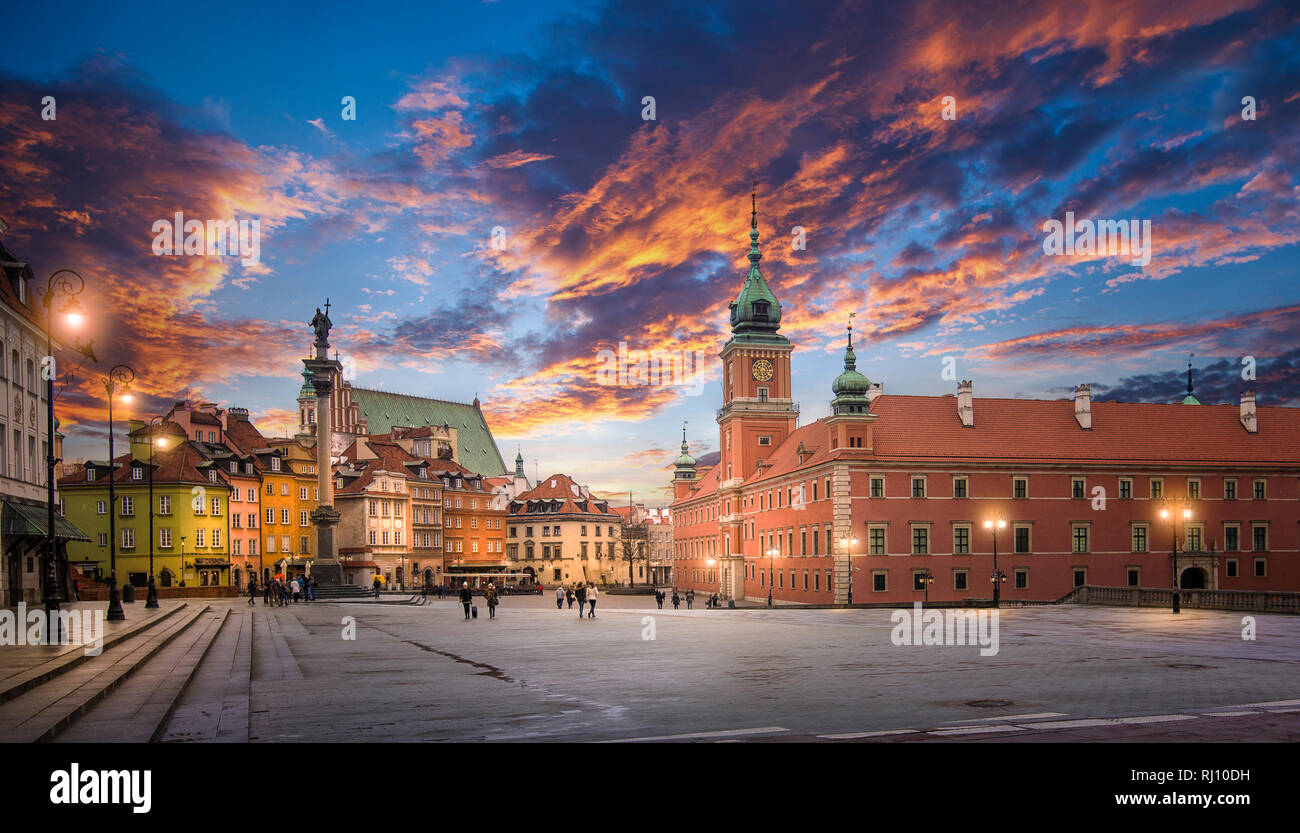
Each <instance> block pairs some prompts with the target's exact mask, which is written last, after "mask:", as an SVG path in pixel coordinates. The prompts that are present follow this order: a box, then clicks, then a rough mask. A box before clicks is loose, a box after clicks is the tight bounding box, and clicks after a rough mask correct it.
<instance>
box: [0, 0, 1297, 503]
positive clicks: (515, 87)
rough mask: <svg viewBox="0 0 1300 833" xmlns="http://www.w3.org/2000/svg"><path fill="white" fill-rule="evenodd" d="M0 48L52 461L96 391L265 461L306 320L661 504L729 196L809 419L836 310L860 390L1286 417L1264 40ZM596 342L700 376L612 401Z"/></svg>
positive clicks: (1273, 115) (1290, 388) (398, 33)
mask: <svg viewBox="0 0 1300 833" xmlns="http://www.w3.org/2000/svg"><path fill="white" fill-rule="evenodd" d="M6 22H7V28H8V30H9V31H10V32H11V33H12V37H11V38H10V39H9V41H8V42H7V43H6V48H5V50H3V51H0V217H2V218H3V219H4V220H5V221H6V222H7V224H8V225H9V230H8V231H7V232H6V233H5V235H4V240H5V243H6V245H7V246H8V247H9V248H10V249H11V250H12V251H14V252H15V254H16V255H17V256H18V257H19V258H21V259H23V260H25V261H27V262H29V263H30V264H31V265H32V268H33V270H34V272H35V274H36V275H37V280H36V282H35V283H36V286H34V287H33V288H34V289H39V288H40V287H42V286H43V285H44V282H45V279H46V277H47V276H48V275H49V274H50V273H51V272H53V271H55V270H56V269H60V268H72V269H76V270H77V271H78V272H80V273H81V274H82V275H84V276H85V278H86V282H87V286H86V290H85V292H84V293H83V295H82V296H81V299H80V300H81V301H82V303H83V306H84V307H85V308H86V309H87V311H88V313H89V315H88V320H87V321H86V323H85V325H84V328H83V330H81V331H78V332H72V331H70V330H66V329H62V326H63V325H58V326H56V334H58V335H60V336H61V337H63V338H64V340H65V341H68V342H73V341H76V340H84V339H89V338H93V340H94V345H95V352H96V354H97V357H98V363H97V364H91V363H89V362H80V363H79V362H78V361H77V358H78V357H77V356H76V354H75V353H70V352H66V351H65V353H64V354H62V355H61V357H60V359H61V363H60V371H61V377H60V382H59V389H58V397H57V400H56V408H57V411H56V413H57V415H58V417H59V419H60V421H61V423H62V425H63V430H64V432H65V434H66V435H67V441H66V449H65V457H66V458H68V459H70V460H76V459H82V458H85V457H87V456H96V457H100V458H102V457H103V456H104V455H105V454H106V449H105V445H106V437H107V431H106V427H107V426H106V406H105V401H104V395H105V394H104V389H103V386H102V384H101V383H100V380H101V379H102V377H103V375H104V374H105V373H106V372H107V371H108V369H109V368H110V367H112V366H113V365H115V364H117V363H119V362H124V363H127V364H129V365H130V366H131V367H132V368H133V369H134V370H135V372H136V376H137V378H136V381H135V383H134V385H133V390H134V392H135V393H136V394H137V395H136V397H135V398H134V400H133V401H132V403H130V405H126V404H121V403H119V404H118V405H116V406H115V407H114V415H115V418H116V419H126V418H128V417H131V416H135V417H141V416H150V415H156V414H160V413H163V412H164V411H165V410H166V409H167V408H168V407H169V406H170V404H171V403H172V402H173V401H175V400H178V399H185V398H188V399H190V400H192V401H197V400H212V401H216V402H219V403H221V404H223V405H225V406H241V407H246V408H248V409H249V411H250V412H251V414H252V418H253V420H254V422H255V423H256V424H258V426H259V427H260V428H262V429H263V431H264V433H268V434H274V435H286V434H288V433H291V432H292V431H294V430H295V426H296V423H297V411H296V407H297V406H296V396H297V392H298V389H299V387H300V386H301V382H302V379H301V376H300V375H299V374H300V372H301V362H300V359H301V358H302V357H304V356H306V355H307V353H308V350H309V347H310V343H311V341H312V338H313V335H312V331H311V329H310V327H309V326H308V322H309V321H310V320H311V318H312V315H313V313H314V311H315V308H316V307H318V306H320V305H322V304H324V302H325V300H326V298H328V299H329V301H330V304H331V307H330V317H331V319H332V320H333V323H334V329H333V332H332V334H331V342H332V344H333V346H334V348H335V349H337V350H338V351H339V354H340V357H341V358H342V360H343V362H344V364H345V367H346V372H347V376H348V378H350V379H352V380H353V382H354V383H355V384H357V385H358V386H363V387H369V388H379V389H383V390H389V391H397V392H405V393H412V394H418V395H424V396H433V397H437V398H441V399H449V400H454V401H461V402H468V401H470V400H471V399H473V398H474V397H475V396H477V397H478V398H479V399H480V400H481V402H482V406H483V410H484V413H485V414H486V415H487V418H488V422H489V425H490V426H491V428H492V431H493V433H494V434H495V436H496V438H497V441H498V445H499V447H500V449H501V451H502V456H503V457H504V458H506V459H507V460H510V459H513V458H514V455H515V452H516V449H519V450H520V451H521V452H522V453H523V455H524V457H525V459H526V461H527V474H528V475H529V476H530V477H532V476H533V475H534V474H535V473H540V474H541V475H543V476H545V475H547V474H550V473H553V472H557V471H562V472H565V473H567V474H569V475H571V476H573V477H575V478H576V479H578V480H579V481H580V482H584V483H587V484H588V485H590V486H591V487H592V488H593V489H595V490H596V491H597V492H601V493H605V494H618V495H626V493H627V492H628V491H629V490H630V491H632V492H633V493H634V495H635V496H636V499H637V500H638V502H640V501H646V502H648V503H650V504H651V505H657V504H662V503H666V502H667V491H668V490H667V485H668V481H669V479H670V478H671V462H672V460H673V458H674V457H675V456H676V455H677V454H678V453H679V452H678V448H677V446H678V445H679V444H680V442H681V429H682V426H683V424H685V425H686V429H687V435H688V438H689V440H690V448H691V451H692V453H693V454H696V455H697V456H698V455H703V454H706V453H708V452H711V451H716V450H717V448H718V432H717V425H716V421H715V414H714V412H715V410H716V409H717V408H718V407H719V406H720V405H721V389H720V385H719V377H720V372H719V367H718V360H717V353H718V350H719V349H720V348H721V346H722V344H723V343H724V342H725V340H726V338H727V337H728V334H729V333H728V327H727V305H728V303H729V302H730V301H731V300H732V299H733V298H734V297H735V296H736V294H737V293H738V292H739V290H740V287H741V285H742V283H743V280H744V276H745V274H746V271H747V268H748V261H747V260H746V253H747V252H748V245H749V240H748V231H749V221H750V209H751V198H750V194H751V192H756V194H757V204H758V212H757V214H758V229H759V232H760V235H761V236H760V241H759V245H760V247H761V249H762V253H763V260H762V269H763V273H764V275H765V277H766V278H767V280H768V282H769V283H770V284H771V286H772V288H773V290H774V291H775V293H776V295H777V297H778V298H779V299H780V302H781V304H782V307H783V311H784V313H783V318H782V332H783V333H784V334H785V335H787V336H788V337H789V338H790V339H791V341H792V342H793V343H794V344H795V346H796V350H795V353H794V357H793V373H794V394H795V398H796V400H798V401H799V402H800V404H801V408H802V410H801V419H802V420H804V421H805V422H806V421H807V420H813V419H817V418H820V417H821V416H824V415H826V414H827V413H829V401H830V399H831V390H830V387H831V382H832V381H833V380H834V378H835V376H836V375H837V374H838V373H839V372H840V370H841V368H842V361H843V346H844V328H845V324H846V322H847V321H848V320H849V315H850V314H851V313H852V314H855V317H854V319H853V326H854V333H855V352H856V354H857V357H858V369H859V370H860V371H861V372H863V373H865V374H866V375H867V376H868V377H869V378H870V379H871V380H872V381H873V382H880V383H882V384H883V385H884V391H885V393H886V394H889V393H900V394H925V395H940V394H947V393H952V392H954V391H955V387H956V381H955V379H971V380H973V382H974V391H975V396H976V398H979V397H981V396H985V397H994V396H996V397H1029V398H1045V399H1057V398H1064V397H1068V396H1070V395H1071V391H1072V390H1073V388H1074V386H1075V385H1078V384H1080V383H1084V382H1087V383H1090V384H1092V385H1093V396H1094V398H1098V399H1121V400H1127V401H1152V402H1170V401H1177V400H1179V399H1181V398H1182V396H1183V395H1184V394H1185V387H1186V372H1187V361H1188V357H1189V354H1193V357H1192V359H1191V360H1192V362H1193V364H1194V366H1195V368H1196V372H1197V394H1198V396H1199V397H1200V398H1201V399H1202V401H1204V402H1207V403H1219V402H1232V403H1235V402H1236V401H1237V398H1238V396H1239V394H1240V392H1241V391H1242V390H1244V389H1247V388H1253V389H1255V390H1257V391H1258V394H1259V400H1260V403H1261V404H1262V405H1290V406H1300V282H1298V281H1297V271H1298V270H1297V263H1300V257H1298V254H1300V253H1298V252H1297V247H1296V242H1297V240H1298V239H1300V216H1298V215H1297V197H1298V196H1300V182H1297V177H1296V173H1297V171H1298V170H1300V9H1298V7H1296V6H1295V5H1294V4H1288V3H1285V2H1250V1H1249V0H1205V1H1204V2H1201V1H1199V0H1193V1H1192V2H1182V3H1143V2H1120V0H1097V1H1096V2H1090V3H1084V4H1062V3H1058V2H1044V3H1035V2H1027V3H1009V2H993V1H992V0H990V1H989V2H979V3H959V2H916V3H906V4H900V3H895V2H888V3H867V2H838V3H799V4H792V3H767V2H759V1H757V0H747V2H743V3H740V2H736V3H714V4H708V3H698V2H690V3H675V2H665V3H659V2H657V3H630V2H587V3H571V4H570V3H561V2H535V1H534V2H509V0H500V2H485V3H475V2H449V3H424V2H412V3H401V2H390V3H385V4H380V5H377V6H372V7H367V8H366V9H365V10H364V11H358V10H357V7H356V6H355V5H354V4H349V5H347V6H344V5H341V4H332V3H311V4H306V3H301V4H241V3H229V4H226V5H224V6H223V7H222V14H221V15H220V16H219V17H214V16H212V15H189V14H184V13H182V12H181V11H179V10H177V11H176V12H175V13H168V14H166V15H161V14H158V12H157V8H156V7H155V6H151V5H145V4H142V3H130V2H126V3H114V4H97V3H77V4H69V3H62V2H45V3H40V4H20V6H19V7H16V8H14V9H11V10H7V12H6ZM47 97H52V98H53V100H54V110H53V112H52V113H51V112H49V109H50V108H49V106H48V98H47ZM345 97H350V99H349V100H350V101H352V102H354V106H353V107H351V108H348V107H346V106H345ZM1247 97H1249V101H1250V102H1251V103H1250V105H1249V106H1248V105H1247V104H1246V103H1244V102H1243V100H1244V99H1247ZM349 109H350V110H351V112H350V113H349V112H347V111H348V110H349ZM651 109H653V112H650V110H651ZM51 115H52V116H53V118H48V116H51ZM348 115H353V116H354V118H346V116H348ZM946 116H947V117H946ZM176 212H183V215H184V217H185V218H186V219H198V220H203V221H207V220H222V221H224V220H235V221H239V220H247V221H251V220H257V221H258V229H259V232H260V236H259V251H258V256H257V258H256V259H255V262H254V259H253V258H240V257H238V256H230V255H225V256H222V255H220V254H216V253H205V254H191V255H183V254H167V253H163V254H157V253H155V248H156V246H155V237H156V234H155V231H154V229H155V223H157V222H158V221H160V220H171V219H172V218H173V217H174V215H175V213H176ZM1066 212H1071V213H1072V215H1073V216H1074V217H1075V218H1076V219H1080V220H1089V221H1093V222H1098V223H1099V222H1101V221H1103V220H1125V221H1132V222H1133V224H1134V226H1136V227H1137V228H1143V227H1145V223H1146V222H1149V223H1150V229H1151V232H1150V234H1151V238H1150V242H1151V246H1150V258H1149V261H1148V262H1145V263H1144V262H1142V261H1143V260H1145V258H1139V257H1133V256H1130V255H1132V254H1133V253H1132V252H1127V253H1125V252H1102V253H1086V252H1079V251H1075V252H1074V253H1065V254H1049V253H1048V251H1047V247H1045V245H1044V240H1045V238H1046V237H1047V236H1048V235H1047V232H1046V231H1045V229H1044V224H1045V223H1046V222H1047V221H1049V220H1052V219H1056V220H1059V221H1062V222H1064V221H1065V218H1066ZM799 229H801V230H802V233H800V232H799V231H797V230H799ZM800 237H802V245H800V244H799V243H800V240H799V238H800ZM1134 261H1138V262H1136V263H1135V262H1134ZM620 343H625V344H626V349H627V350H628V351H660V352H661V354H667V355H670V356H677V357H680V358H681V360H682V362H683V365H684V367H685V368H686V369H687V370H690V369H692V368H695V367H698V368H699V374H698V375H689V376H688V377H687V378H683V379H673V380H668V381H675V382H680V383H681V384H656V385H648V384H618V383H617V379H611V378H609V374H608V373H607V372H605V371H608V370H609V368H610V362H611V359H610V357H611V356H612V355H616V354H617V352H618V350H619V344H620ZM947 359H951V361H950V362H946V361H945V360H947ZM1243 363H1244V364H1243ZM945 368H950V371H949V372H948V373H945V372H944V371H945ZM1250 369H1253V374H1254V375H1255V378H1254V379H1244V378H1243V371H1248V370H1250ZM1246 375H1249V374H1248V373H1247V374H1246ZM634 380H635V377H634ZM610 382H616V383H614V384H609V383H610ZM118 430H119V434H118V439H119V442H121V440H122V435H121V433H120V431H121V430H122V429H121V426H120V425H119V426H118Z"/></svg>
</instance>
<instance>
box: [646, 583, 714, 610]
mask: <svg viewBox="0 0 1300 833" xmlns="http://www.w3.org/2000/svg"><path fill="white" fill-rule="evenodd" d="M666 598H668V594H667V593H665V592H664V591H662V590H656V591H655V603H656V604H658V605H659V609H660V610H663V609H664V599H666ZM672 598H673V610H677V609H678V608H680V607H681V605H682V602H683V601H685V602H686V609H687V610H692V609H694V608H695V591H694V590H687V591H686V594H685V595H682V594H681V593H678V592H677V588H676V587H674V588H673V597H672ZM704 606H705V607H722V601H721V600H720V599H719V598H718V594H717V593H710V594H709V597H708V598H707V599H705V600H704Z"/></svg>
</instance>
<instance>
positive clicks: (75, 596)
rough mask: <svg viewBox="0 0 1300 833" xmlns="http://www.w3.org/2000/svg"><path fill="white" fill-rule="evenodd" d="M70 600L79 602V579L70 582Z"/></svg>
mask: <svg viewBox="0 0 1300 833" xmlns="http://www.w3.org/2000/svg"><path fill="white" fill-rule="evenodd" d="M72 600H73V601H74V602H79V601H81V580H80V579H75V578H74V579H73V580H72Z"/></svg>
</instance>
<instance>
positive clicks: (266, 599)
mask: <svg viewBox="0 0 1300 833" xmlns="http://www.w3.org/2000/svg"><path fill="white" fill-rule="evenodd" d="M262 604H264V605H266V606H267V607H270V606H271V582H270V580H268V581H267V582H266V583H265V584H263V585H262Z"/></svg>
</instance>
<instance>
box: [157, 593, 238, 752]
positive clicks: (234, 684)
mask: <svg viewBox="0 0 1300 833" xmlns="http://www.w3.org/2000/svg"><path fill="white" fill-rule="evenodd" d="M262 609H263V608H262V606H261V605H258V606H257V607H256V608H253V607H247V608H244V609H243V610H236V611H233V612H232V613H231V616H230V618H229V619H228V620H226V624H225V625H224V626H223V627H222V628H221V632H220V633H218V634H217V638H216V639H215V640H214V641H213V643H212V647H211V648H209V649H208V652H207V654H206V655H205V656H204V658H203V662H201V663H200V664H199V668H198V671H197V672H196V673H195V675H194V678H193V680H192V681H191V683H190V685H189V686H188V687H186V689H185V691H184V692H182V694H181V696H180V698H179V700H178V701H177V704H176V708H175V710H174V711H173V712H172V714H171V716H170V717H169V718H168V720H167V722H166V724H165V725H164V727H163V730H162V732H160V733H159V736H158V741H159V742H160V743H181V742H194V741H213V742H217V743H247V742H248V705H249V694H250V691H251V690H252V685H251V683H252V670H253V618H254V615H255V612H257V613H256V615H261V613H260V610H262Z"/></svg>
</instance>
